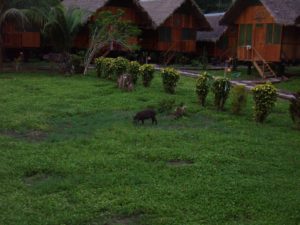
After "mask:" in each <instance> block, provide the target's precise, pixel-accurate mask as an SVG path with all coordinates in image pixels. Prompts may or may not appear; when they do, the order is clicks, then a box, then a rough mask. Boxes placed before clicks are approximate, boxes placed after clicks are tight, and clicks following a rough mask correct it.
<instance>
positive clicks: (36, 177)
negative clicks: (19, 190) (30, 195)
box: [23, 171, 52, 186]
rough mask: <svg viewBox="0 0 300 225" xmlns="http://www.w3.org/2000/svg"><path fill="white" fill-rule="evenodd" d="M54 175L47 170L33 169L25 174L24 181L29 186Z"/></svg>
mask: <svg viewBox="0 0 300 225" xmlns="http://www.w3.org/2000/svg"><path fill="white" fill-rule="evenodd" d="M51 176H52V175H51V174H50V173H47V172H41V171H40V172H38V171H31V172H28V173H26V174H25V176H24V178H23V181H24V183H25V184H26V185H27V186H34V185H35V184H38V183H41V182H43V181H46V180H48V179H49V178H50V177H51Z"/></svg>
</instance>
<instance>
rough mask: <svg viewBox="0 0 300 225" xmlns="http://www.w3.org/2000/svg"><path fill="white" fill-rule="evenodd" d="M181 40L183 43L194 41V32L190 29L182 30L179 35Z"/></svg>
mask: <svg viewBox="0 0 300 225" xmlns="http://www.w3.org/2000/svg"><path fill="white" fill-rule="evenodd" d="M181 39H182V40H184V41H191V40H196V32H195V30H194V29H190V28H183V29H182V33H181Z"/></svg>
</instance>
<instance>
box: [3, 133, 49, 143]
mask: <svg viewBox="0 0 300 225" xmlns="http://www.w3.org/2000/svg"><path fill="white" fill-rule="evenodd" d="M0 135H3V136H8V137H12V138H17V139H24V140H27V141H29V142H40V141H44V140H45V139H46V138H47V133H45V132H43V131H39V130H29V131H26V132H18V131H13V130H10V131H4V132H0Z"/></svg>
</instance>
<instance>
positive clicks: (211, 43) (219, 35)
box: [197, 13, 237, 61]
mask: <svg viewBox="0 0 300 225" xmlns="http://www.w3.org/2000/svg"><path fill="white" fill-rule="evenodd" d="M224 14H225V13H210V14H205V17H206V19H207V21H208V22H209V24H210V26H211V27H212V29H213V30H212V31H199V32H197V52H198V54H199V55H203V54H206V55H207V56H208V58H210V59H215V60H217V61H225V60H226V59H228V58H235V57H236V48H237V27H236V26H230V27H228V26H223V25H220V23H219V22H220V20H221V19H222V18H223V16H224Z"/></svg>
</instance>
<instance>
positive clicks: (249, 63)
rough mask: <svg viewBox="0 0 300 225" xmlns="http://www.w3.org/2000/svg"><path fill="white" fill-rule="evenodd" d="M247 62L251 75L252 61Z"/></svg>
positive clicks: (248, 72) (248, 71)
mask: <svg viewBox="0 0 300 225" xmlns="http://www.w3.org/2000/svg"><path fill="white" fill-rule="evenodd" d="M247 64H248V65H247V66H248V69H247V74H248V75H251V74H252V62H251V61H249V62H248V63H247Z"/></svg>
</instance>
